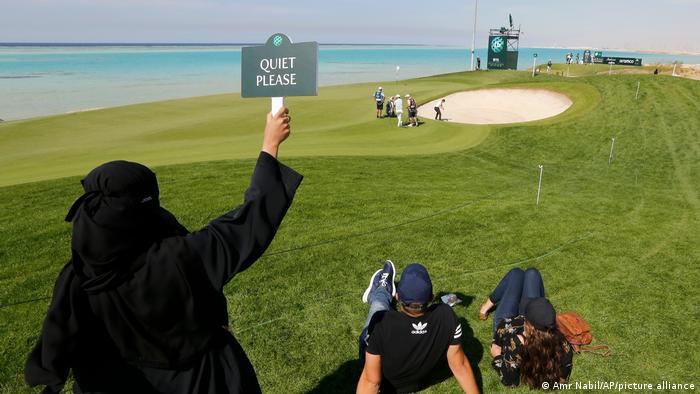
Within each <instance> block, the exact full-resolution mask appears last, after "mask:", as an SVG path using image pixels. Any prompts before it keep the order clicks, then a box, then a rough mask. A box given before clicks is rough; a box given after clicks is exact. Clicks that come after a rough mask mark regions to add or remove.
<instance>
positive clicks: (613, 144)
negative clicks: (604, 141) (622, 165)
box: [608, 137, 615, 165]
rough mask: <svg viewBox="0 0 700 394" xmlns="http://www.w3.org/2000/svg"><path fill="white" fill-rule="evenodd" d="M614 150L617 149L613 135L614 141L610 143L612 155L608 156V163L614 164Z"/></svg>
mask: <svg viewBox="0 0 700 394" xmlns="http://www.w3.org/2000/svg"><path fill="white" fill-rule="evenodd" d="M614 151H615V137H612V143H611V144H610V155H609V156H608V165H610V164H612V161H613V153H614Z"/></svg>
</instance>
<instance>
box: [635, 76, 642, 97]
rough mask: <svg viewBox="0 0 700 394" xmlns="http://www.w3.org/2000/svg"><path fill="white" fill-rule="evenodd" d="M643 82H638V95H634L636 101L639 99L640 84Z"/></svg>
mask: <svg viewBox="0 0 700 394" xmlns="http://www.w3.org/2000/svg"><path fill="white" fill-rule="evenodd" d="M640 83H641V82H639V81H637V93H635V94H634V99H635V100H637V99H638V98H639V84H640Z"/></svg>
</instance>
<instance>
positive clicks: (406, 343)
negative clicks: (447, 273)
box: [357, 260, 479, 394]
mask: <svg viewBox="0 0 700 394" xmlns="http://www.w3.org/2000/svg"><path fill="white" fill-rule="evenodd" d="M395 275H396V268H394V263H392V262H391V260H387V261H386V262H385V263H384V267H383V268H382V269H379V270H377V271H376V272H375V273H374V275H372V277H371V278H370V282H369V286H368V287H367V289H366V290H365V292H364V294H363V295H362V301H363V302H365V303H367V302H368V303H369V313H368V315H367V319H366V321H365V326H364V328H363V329H362V334H360V364H363V369H362V375H361V376H360V380H359V381H358V383H357V393H377V392H378V391H379V389H380V387H381V390H382V392H383V393H387V392H400V393H406V392H414V391H419V390H422V389H424V388H426V387H427V386H428V385H430V382H431V380H433V379H434V377H435V376H434V375H435V372H436V371H435V370H436V369H437V367H439V366H440V365H441V364H443V363H442V362H443V361H444V360H445V358H446V359H447V363H448V364H449V367H450V370H452V373H453V374H454V376H455V378H456V379H457V382H458V383H459V385H460V386H461V387H462V389H463V390H464V392H465V393H469V394H476V393H478V392H479V388H478V387H477V385H476V380H475V379H474V373H473V372H472V368H471V365H469V360H468V359H467V356H466V355H465V354H464V352H463V351H462V325H461V324H460V322H459V320H457V316H456V315H455V313H454V311H452V308H450V307H449V306H448V305H446V304H438V305H429V304H430V302H431V301H432V300H433V285H432V282H431V280H430V275H428V271H427V270H426V269H425V267H423V266H422V265H420V264H410V265H409V266H407V267H406V268H405V269H404V271H403V274H402V275H401V281H399V284H398V286H395V285H394V277H395ZM392 297H396V299H397V301H398V304H399V305H400V309H399V312H397V311H394V310H392V309H391V300H392Z"/></svg>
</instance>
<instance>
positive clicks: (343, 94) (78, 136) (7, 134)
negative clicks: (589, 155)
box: [0, 72, 600, 186]
mask: <svg viewBox="0 0 700 394" xmlns="http://www.w3.org/2000/svg"><path fill="white" fill-rule="evenodd" d="M524 81H527V82H529V81H531V78H528V75H527V73H522V72H520V73H518V72H495V73H462V74H448V75H442V76H437V77H431V78H421V79H415V80H408V81H401V82H400V83H399V84H398V85H396V84H392V83H384V84H383V85H384V86H387V88H386V90H387V93H389V92H392V91H396V92H411V93H412V94H413V95H414V97H416V99H417V100H418V102H429V101H430V100H432V99H433V98H436V97H440V96H444V95H446V94H449V93H452V92H456V91H461V90H465V88H466V89H469V88H472V87H473V88H476V87H484V86H499V87H533V86H536V87H538V88H546V89H549V90H554V91H558V92H561V93H564V94H566V95H567V96H569V97H572V99H573V100H574V101H576V102H577V104H575V105H574V106H573V107H572V109H571V110H570V111H568V112H567V113H566V114H565V115H564V116H560V117H558V118H553V119H550V120H548V121H546V123H539V124H540V125H541V124H551V123H553V122H558V121H562V120H566V119H572V118H573V117H575V116H579V115H581V114H583V113H585V112H586V111H589V110H590V109H592V108H593V107H594V106H595V105H596V104H597V102H598V101H599V100H600V98H599V94H598V92H597V90H596V89H595V88H593V87H592V86H590V85H587V84H584V83H579V82H569V81H562V79H561V78H542V79H540V80H538V81H537V82H538V83H523V82H524ZM375 85H376V84H374V83H373V84H358V85H344V86H333V87H327V88H322V89H321V90H320V93H319V96H318V97H305V98H295V97H293V98H289V99H288V100H287V105H288V107H289V108H290V110H291V113H292V115H293V119H294V120H293V129H292V130H293V131H292V132H293V134H294V137H293V138H291V139H290V140H289V142H288V143H286V144H285V145H284V147H283V154H284V155H285V156H286V157H290V156H338V155H343V156H347V155H353V156H356V155H360V156H365V155H392V156H394V155H407V154H431V153H440V152H453V151H459V150H463V149H467V148H470V147H473V146H475V145H477V144H479V143H481V142H482V141H484V139H485V138H486V137H487V136H488V135H489V133H490V132H491V131H492V130H494V126H488V125H453V124H444V123H436V122H426V123H425V124H424V125H422V126H421V127H419V128H413V129H399V128H397V127H395V122H394V121H393V120H389V119H383V120H377V119H376V118H375V117H374V110H373V107H372V100H371V97H370V96H371V93H372V91H373V90H372V89H374V88H376V86H375ZM368 92H369V93H368ZM268 108H269V100H268V99H245V100H244V99H241V98H240V97H239V95H238V94H228V95H217V96H208V97H198V98H192V99H184V100H172V101H163V102H156V103H148V104H138V105H131V106H125V107H117V108H110V109H103V110H95V111H90V112H83V113H71V114H65V115H59V116H51V117H45V118H38V119H30V120H24V121H13V122H5V123H2V124H0V168H3V171H2V172H0V186H3V185H11V184H17V183H26V182H34V181H39V180H45V179H53V178H60V177H65V176H70V175H82V174H85V173H87V171H89V170H90V169H91V168H93V167H95V166H97V165H99V164H100V163H103V162H105V161H109V160H117V159H123V160H131V161H137V162H142V163H144V164H146V165H149V166H160V165H165V164H177V163H188V162H198V161H210V160H229V159H242V158H251V157H254V156H255V155H256V154H257V153H256V152H257V150H258V149H259V147H260V143H261V138H262V130H263V127H264V122H265V112H266V111H268V110H269V109H268ZM567 115H570V116H567ZM431 118H432V117H431Z"/></svg>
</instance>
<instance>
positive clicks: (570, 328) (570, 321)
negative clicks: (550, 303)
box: [557, 312, 611, 357]
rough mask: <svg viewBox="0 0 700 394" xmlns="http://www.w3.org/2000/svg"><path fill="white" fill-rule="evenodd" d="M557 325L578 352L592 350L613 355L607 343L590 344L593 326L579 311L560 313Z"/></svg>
mask: <svg viewBox="0 0 700 394" xmlns="http://www.w3.org/2000/svg"><path fill="white" fill-rule="evenodd" d="M557 326H558V327H559V331H560V332H561V333H562V334H563V335H564V337H566V340H567V341H569V343H570V344H571V346H573V347H574V350H575V351H576V352H577V353H581V352H590V353H593V354H597V355H599V356H604V357H606V356H610V355H611V353H610V348H609V347H608V346H607V345H595V346H590V343H591V342H593V335H592V334H591V326H589V325H588V322H587V321H585V320H583V318H582V317H581V316H580V315H579V314H578V313H576V312H563V313H558V314H557Z"/></svg>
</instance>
